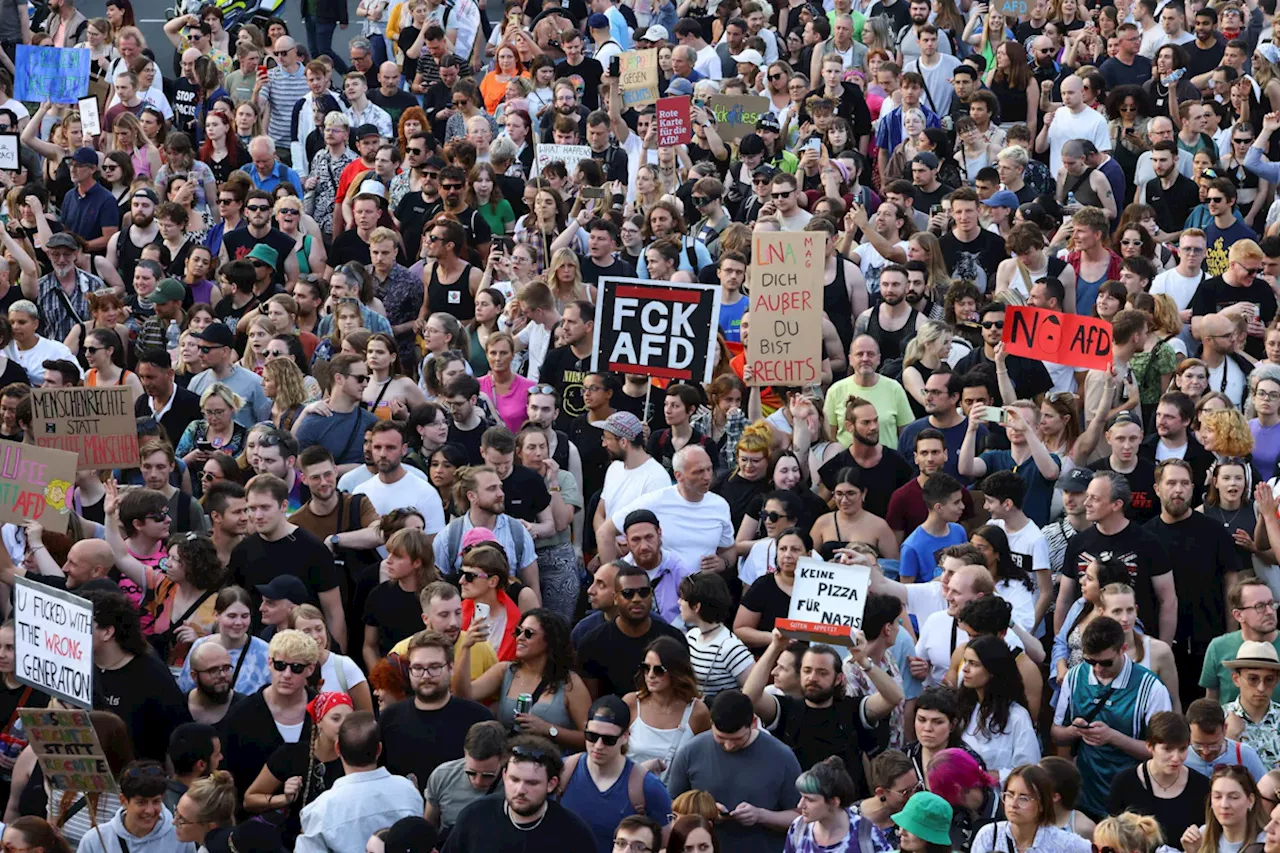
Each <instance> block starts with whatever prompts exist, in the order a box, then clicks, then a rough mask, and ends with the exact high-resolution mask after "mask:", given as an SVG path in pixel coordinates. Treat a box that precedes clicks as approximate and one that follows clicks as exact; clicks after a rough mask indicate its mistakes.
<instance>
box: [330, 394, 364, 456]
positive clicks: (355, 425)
mask: <svg viewBox="0 0 1280 853" xmlns="http://www.w3.org/2000/svg"><path fill="white" fill-rule="evenodd" d="M351 416H352V421H351V433H350V434H349V435H348V436H347V443H346V444H344V445H342V452H340V453H339V454H338V455H337V457H335V458H336V459H338V460H339V461H341V459H342V457H344V456H346V455H347V451H348V450H350V449H351V444H352V443H353V442H354V441H355V440H356V433H357V432H359V431H360V406H359V405H357V406H356V407H355V408H354V409H352V410H351Z"/></svg>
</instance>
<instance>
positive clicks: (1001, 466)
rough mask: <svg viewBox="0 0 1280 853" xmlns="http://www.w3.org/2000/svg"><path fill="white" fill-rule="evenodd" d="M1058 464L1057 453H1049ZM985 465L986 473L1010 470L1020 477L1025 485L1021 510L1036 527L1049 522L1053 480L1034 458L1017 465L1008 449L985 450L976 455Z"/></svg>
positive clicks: (1060, 462)
mask: <svg viewBox="0 0 1280 853" xmlns="http://www.w3.org/2000/svg"><path fill="white" fill-rule="evenodd" d="M1049 455H1050V456H1052V457H1053V461H1054V462H1057V463H1058V464H1059V465H1061V464H1062V460H1061V459H1059V458H1058V454H1056V453H1051V454H1049ZM978 458H979V459H981V460H982V461H983V462H985V463H986V465H987V473H988V474H992V473H994V472H996V471H1012V472H1013V473H1015V474H1017V475H1018V476H1019V477H1021V478H1022V482H1023V483H1025V484H1026V486H1027V494H1026V497H1025V498H1023V501H1022V511H1023V512H1025V513H1026V514H1027V518H1029V519H1031V520H1032V521H1033V522H1035V525H1036V527H1044V526H1045V525H1046V524H1048V523H1049V503H1050V501H1052V500H1053V480H1046V479H1045V478H1044V475H1042V474H1041V473H1040V469H1039V468H1037V467H1036V463H1035V460H1034V459H1028V460H1027V461H1026V462H1025V463H1023V464H1022V465H1019V464H1018V463H1017V461H1016V460H1014V458H1013V453H1011V452H1010V451H1008V450H987V451H984V452H983V453H982V455H981V456H979V457H978Z"/></svg>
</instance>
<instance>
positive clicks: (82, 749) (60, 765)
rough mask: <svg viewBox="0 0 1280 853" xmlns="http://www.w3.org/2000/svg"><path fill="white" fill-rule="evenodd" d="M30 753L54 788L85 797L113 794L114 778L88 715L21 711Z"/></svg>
mask: <svg viewBox="0 0 1280 853" xmlns="http://www.w3.org/2000/svg"><path fill="white" fill-rule="evenodd" d="M19 715H20V716H21V718H22V727H23V729H25V730H26V733H27V738H28V741H29V742H30V744H31V750H32V751H33V752H34V753H35V754H36V759H37V760H38V761H39V762H40V769H41V770H43V771H44V778H45V779H46V780H48V782H49V784H50V785H52V786H53V787H54V788H56V789H59V790H62V791H77V792H80V793H84V794H114V793H115V792H116V780H115V777H114V776H113V775H112V774H111V765H110V764H108V763H107V756H106V753H104V752H103V751H102V744H100V743H98V733H97V732H96V731H95V730H94V728H93V724H92V723H91V722H90V720H89V712H88V711H54V710H49V709H45V708H23V709H21V710H20V711H19Z"/></svg>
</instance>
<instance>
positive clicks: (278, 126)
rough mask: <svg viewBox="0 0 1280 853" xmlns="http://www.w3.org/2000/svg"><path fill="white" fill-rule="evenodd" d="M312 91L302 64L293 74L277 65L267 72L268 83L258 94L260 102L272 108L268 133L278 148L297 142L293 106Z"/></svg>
mask: <svg viewBox="0 0 1280 853" xmlns="http://www.w3.org/2000/svg"><path fill="white" fill-rule="evenodd" d="M310 91H311V89H310V88H309V87H308V86H307V72H306V69H305V68H304V67H303V66H302V65H301V63H299V65H298V70H297V71H295V72H294V73H292V74H290V73H289V72H288V71H286V70H285V68H284V66H283V65H277V66H276V67H275V68H272V69H271V70H270V71H269V72H267V82H266V84H265V85H264V86H263V87H262V90H261V91H260V92H259V93H258V100H260V101H262V102H263V103H264V104H266V105H267V107H269V108H270V111H271V115H270V123H269V125H268V127H267V133H269V134H271V138H272V139H274V140H275V141H276V146H277V147H279V146H286V147H287V146H288V144H289V143H290V142H296V141H297V140H295V139H294V138H293V105H294V104H296V103H298V101H300V100H302V99H303V98H304V97H306V95H307V93H308V92H310Z"/></svg>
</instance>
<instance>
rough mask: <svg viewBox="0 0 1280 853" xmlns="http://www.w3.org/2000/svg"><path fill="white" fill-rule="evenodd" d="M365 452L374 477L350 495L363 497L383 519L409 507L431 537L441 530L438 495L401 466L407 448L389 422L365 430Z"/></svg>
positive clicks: (442, 512)
mask: <svg viewBox="0 0 1280 853" xmlns="http://www.w3.org/2000/svg"><path fill="white" fill-rule="evenodd" d="M369 432H370V434H371V439H370V447H369V452H370V454H371V455H372V458H373V464H374V466H375V467H376V468H377V469H378V476H376V477H372V478H370V479H369V480H366V481H365V482H363V483H361V484H360V485H359V486H357V487H356V489H355V492H354V494H357V495H365V496H366V497H368V498H369V502H370V503H372V504H373V506H374V508H375V509H376V510H377V511H378V515H386V514H387V513H389V512H391V510H393V509H400V508H402V507H413V508H414V509H416V510H417V511H418V512H419V513H420V514H421V515H422V519H423V521H424V523H425V526H424V527H423V530H424V531H425V532H426V533H427V535H429V536H432V535H435V534H436V533H439V532H440V531H441V530H443V529H444V507H443V506H442V505H441V504H440V493H439V492H437V491H436V490H435V487H433V486H432V485H431V484H430V483H429V482H427V481H425V480H423V479H421V478H420V477H415V476H413V475H412V474H410V473H409V469H408V468H406V467H405V466H404V465H403V464H402V462H401V461H402V460H403V459H404V456H405V454H406V453H408V452H409V448H408V446H407V445H406V444H405V442H404V433H403V432H401V431H400V427H399V425H397V424H396V423H395V422H393V421H378V422H377V423H376V424H374V425H373V426H372V427H370V428H369Z"/></svg>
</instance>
